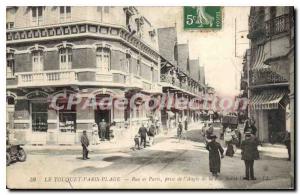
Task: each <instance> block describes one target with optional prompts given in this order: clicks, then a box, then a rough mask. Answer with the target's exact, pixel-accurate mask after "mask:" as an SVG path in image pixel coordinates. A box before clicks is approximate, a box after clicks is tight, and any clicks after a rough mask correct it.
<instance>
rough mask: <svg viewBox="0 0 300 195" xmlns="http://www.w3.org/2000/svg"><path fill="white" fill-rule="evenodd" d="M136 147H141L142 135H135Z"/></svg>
mask: <svg viewBox="0 0 300 195" xmlns="http://www.w3.org/2000/svg"><path fill="white" fill-rule="evenodd" d="M134 149H138V150H139V149H140V135H139V134H136V135H135V136H134Z"/></svg>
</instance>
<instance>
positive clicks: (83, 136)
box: [80, 130, 90, 160]
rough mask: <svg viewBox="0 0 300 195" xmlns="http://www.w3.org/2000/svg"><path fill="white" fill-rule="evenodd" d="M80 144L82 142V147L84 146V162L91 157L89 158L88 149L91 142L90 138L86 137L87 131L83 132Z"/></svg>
mask: <svg viewBox="0 0 300 195" xmlns="http://www.w3.org/2000/svg"><path fill="white" fill-rule="evenodd" d="M80 142H81V146H82V159H83V160H86V159H89V157H88V154H89V148H88V147H89V145H90V142H89V138H88V137H87V135H86V131H85V130H84V131H83V133H82V135H81V138H80Z"/></svg>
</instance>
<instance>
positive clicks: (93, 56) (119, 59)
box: [6, 6, 162, 145]
mask: <svg viewBox="0 0 300 195" xmlns="http://www.w3.org/2000/svg"><path fill="white" fill-rule="evenodd" d="M6 14H7V31H6V46H7V50H6V51H7V54H6V55H7V67H6V81H7V94H6V95H7V125H8V127H10V128H11V129H13V130H14V132H15V137H16V138H17V139H18V140H19V141H22V142H24V143H27V144H42V145H43V144H76V143H79V141H80V140H79V138H80V135H81V133H82V131H83V130H87V132H88V135H89V136H91V131H92V124H93V123H99V122H100V121H101V120H102V119H105V120H106V122H107V123H111V122H113V121H115V122H116V125H117V132H116V139H121V138H124V137H131V136H132V135H133V134H135V133H136V132H137V129H138V126H139V125H140V124H141V123H142V122H145V121H146V120H148V118H149V117H156V118H160V112H159V111H157V110H153V111H151V112H146V111H145V110H144V106H143V105H144V104H145V101H143V100H140V101H136V102H135V104H136V105H137V107H139V108H140V109H133V108H130V107H127V108H126V109H125V110H118V109H115V108H114V107H111V108H109V109H105V110H101V109H99V108H94V107H92V106H88V107H86V108H83V106H82V104H81V103H79V104H75V105H73V106H71V107H70V108H69V109H65V108H66V107H67V98H68V97H70V96H72V94H73V95H74V94H78V95H79V97H80V98H81V99H83V100H84V99H87V98H88V97H89V95H91V94H92V95H94V96H95V99H96V100H95V101H97V102H98V101H101V99H103V98H107V97H111V98H112V99H113V101H115V99H116V98H117V97H118V98H119V97H121V98H127V99H128V100H129V99H130V98H131V97H132V96H133V95H134V94H137V93H141V94H142V95H143V96H144V97H153V96H160V95H161V93H162V87H161V86H160V85H159V78H160V55H159V53H158V51H157V50H158V44H157V33H156V31H155V29H154V28H153V27H152V25H151V23H150V21H148V20H147V18H145V17H144V16H143V15H142V14H141V13H140V12H139V10H138V9H137V8H135V7H79V6H74V7H72V6H71V7H70V6H62V7H59V6H47V7H32V6H30V7H29V6H28V7H7V9H6ZM58 93H62V94H64V96H63V97H59V98H58V99H57V105H58V106H62V107H64V109H61V110H55V109H53V108H52V107H51V105H50V102H51V100H52V98H53V97H55V95H56V94H58Z"/></svg>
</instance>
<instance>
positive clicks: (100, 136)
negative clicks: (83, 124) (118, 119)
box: [80, 119, 116, 160]
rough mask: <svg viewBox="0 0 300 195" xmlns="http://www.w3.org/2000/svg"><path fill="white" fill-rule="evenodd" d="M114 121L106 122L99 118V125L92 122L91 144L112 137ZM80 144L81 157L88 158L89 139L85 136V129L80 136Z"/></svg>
mask: <svg viewBox="0 0 300 195" xmlns="http://www.w3.org/2000/svg"><path fill="white" fill-rule="evenodd" d="M115 126H116V123H115V122H112V123H111V124H108V123H106V122H105V120H104V119H102V120H101V122H100V123H99V125H97V124H96V123H94V124H93V127H92V145H97V144H99V143H100V141H105V140H111V139H113V138H114V135H113V132H114V130H115ZM80 142H81V146H82V159H83V160H86V159H89V157H88V153H89V145H90V141H89V138H88V136H87V132H86V130H84V131H83V133H82V136H81V138H80Z"/></svg>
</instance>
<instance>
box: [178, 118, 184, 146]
mask: <svg viewBox="0 0 300 195" xmlns="http://www.w3.org/2000/svg"><path fill="white" fill-rule="evenodd" d="M182 128H183V127H182V124H181V121H179V123H178V127H177V138H178V141H179V142H180V139H181V136H182Z"/></svg>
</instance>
